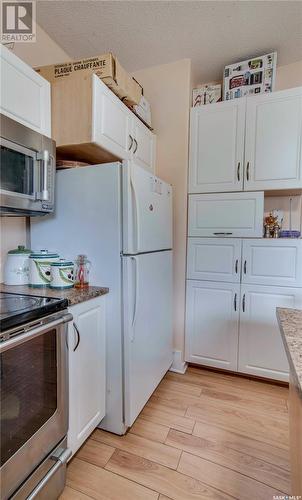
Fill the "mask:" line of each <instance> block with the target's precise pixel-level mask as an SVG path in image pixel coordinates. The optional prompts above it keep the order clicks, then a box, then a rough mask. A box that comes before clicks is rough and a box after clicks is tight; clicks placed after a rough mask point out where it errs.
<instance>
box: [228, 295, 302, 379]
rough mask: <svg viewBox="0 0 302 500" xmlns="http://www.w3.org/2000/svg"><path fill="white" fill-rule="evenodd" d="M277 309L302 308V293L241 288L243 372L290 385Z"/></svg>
mask: <svg viewBox="0 0 302 500" xmlns="http://www.w3.org/2000/svg"><path fill="white" fill-rule="evenodd" d="M276 307H290V308H301V307H302V289H301V288H288V287H277V286H275V287H272V286H269V287H268V286H262V285H258V286H257V285H242V286H241V307H240V330H239V331H240V334H239V358H238V359H239V363H238V369H239V371H240V372H243V373H249V374H251V375H257V376H260V377H266V378H272V379H276V380H284V381H288V371H289V367H288V362H287V358H286V353H285V349H284V346H283V342H282V338H281V334H280V331H279V327H278V324H277V318H276Z"/></svg>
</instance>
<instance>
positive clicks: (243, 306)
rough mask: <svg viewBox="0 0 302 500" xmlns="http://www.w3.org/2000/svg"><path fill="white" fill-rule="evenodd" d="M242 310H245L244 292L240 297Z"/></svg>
mask: <svg viewBox="0 0 302 500" xmlns="http://www.w3.org/2000/svg"><path fill="white" fill-rule="evenodd" d="M242 311H243V312H245V293H244V294H243V297H242Z"/></svg>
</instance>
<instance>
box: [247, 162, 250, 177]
mask: <svg viewBox="0 0 302 500" xmlns="http://www.w3.org/2000/svg"><path fill="white" fill-rule="evenodd" d="M246 180H247V181H249V180H250V162H249V161H248V162H247V164H246Z"/></svg>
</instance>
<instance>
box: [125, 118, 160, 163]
mask: <svg viewBox="0 0 302 500" xmlns="http://www.w3.org/2000/svg"><path fill="white" fill-rule="evenodd" d="M131 130H132V131H131V137H130V144H131V141H132V144H131V148H130V153H131V155H132V158H133V160H134V161H135V164H136V165H139V166H140V167H143V168H145V169H147V170H149V171H150V172H152V173H154V171H155V154H156V151H155V148H156V136H155V134H153V132H151V130H149V129H148V128H147V127H146V126H145V125H144V124H143V123H142V122H141V121H140V120H139V119H138V118H136V117H135V116H134V115H133V116H132V129H131Z"/></svg>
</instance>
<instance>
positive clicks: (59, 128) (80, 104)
mask: <svg viewBox="0 0 302 500" xmlns="http://www.w3.org/2000/svg"><path fill="white" fill-rule="evenodd" d="M75 103H76V106H75ZM52 113H53V137H54V139H55V140H56V142H57V157H58V158H60V157H62V158H64V157H65V158H66V157H68V158H70V159H75V160H84V161H89V162H91V163H104V162H109V161H115V160H131V159H133V160H134V161H135V163H137V164H138V165H140V166H142V167H144V168H147V169H149V170H150V171H151V172H154V167H155V144H156V136H155V135H154V134H153V133H152V132H151V131H150V130H149V129H148V128H147V127H146V126H145V125H144V124H143V123H142V122H141V121H140V120H139V119H138V118H137V117H136V116H135V115H134V114H133V113H132V112H131V111H130V110H129V109H128V108H127V106H126V105H125V104H123V102H122V101H121V100H120V99H119V98H118V97H117V96H116V95H115V94H114V93H113V92H112V91H111V90H110V89H109V88H108V87H107V86H106V85H105V84H104V83H103V82H102V81H101V80H100V79H99V78H98V77H97V76H96V75H92V76H87V77H84V78H83V76H81V75H78V76H77V77H73V79H72V81H70V82H69V81H68V79H67V81H65V79H64V78H62V80H59V81H58V82H56V83H55V84H53V86H52ZM79 116H80V117H81V119H80V120H79Z"/></svg>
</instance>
